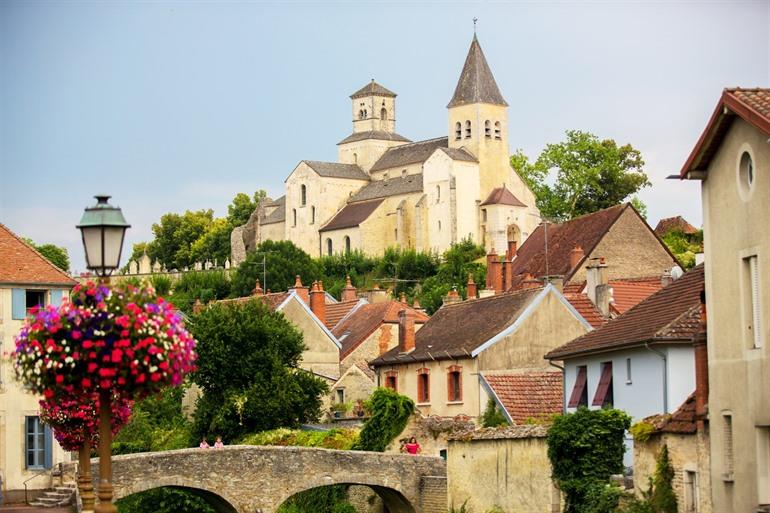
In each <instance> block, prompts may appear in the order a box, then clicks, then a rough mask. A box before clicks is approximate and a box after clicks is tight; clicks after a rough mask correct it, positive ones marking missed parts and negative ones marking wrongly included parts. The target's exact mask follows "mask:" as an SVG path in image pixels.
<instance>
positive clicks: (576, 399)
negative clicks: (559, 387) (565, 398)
mask: <svg viewBox="0 0 770 513" xmlns="http://www.w3.org/2000/svg"><path fill="white" fill-rule="evenodd" d="M585 387H586V368H585V367H578V374H577V378H575V386H574V388H573V389H572V395H571V396H569V403H568V404H567V407H568V408H576V407H577V405H578V404H580V396H581V395H583V390H584V389H585Z"/></svg>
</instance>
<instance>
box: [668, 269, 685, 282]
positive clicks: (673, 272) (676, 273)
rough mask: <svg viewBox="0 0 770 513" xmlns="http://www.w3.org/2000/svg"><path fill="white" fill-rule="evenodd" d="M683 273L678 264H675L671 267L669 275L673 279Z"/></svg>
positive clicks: (676, 278)
mask: <svg viewBox="0 0 770 513" xmlns="http://www.w3.org/2000/svg"><path fill="white" fill-rule="evenodd" d="M683 274H684V271H683V270H682V268H681V267H679V266H678V265H675V266H674V267H672V268H671V277H672V278H673V279H675V280H678V279H679V278H681V277H682V275H683Z"/></svg>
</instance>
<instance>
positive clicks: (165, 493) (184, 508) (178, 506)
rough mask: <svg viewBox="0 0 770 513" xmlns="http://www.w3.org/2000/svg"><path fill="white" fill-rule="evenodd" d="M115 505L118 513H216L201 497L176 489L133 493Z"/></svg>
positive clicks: (156, 489)
mask: <svg viewBox="0 0 770 513" xmlns="http://www.w3.org/2000/svg"><path fill="white" fill-rule="evenodd" d="M115 505H116V506H117V508H118V513H148V512H150V511H151V512H152V513H216V510H215V509H214V508H212V507H211V506H210V505H209V504H208V503H207V502H206V501H205V500H203V499H202V498H201V497H199V496H197V495H195V494H194V493H192V492H189V491H187V490H182V489H176V488H154V489H152V490H147V491H146V492H140V493H134V494H131V495H129V496H128V497H125V498H123V499H120V500H119V501H117V502H116V503H115Z"/></svg>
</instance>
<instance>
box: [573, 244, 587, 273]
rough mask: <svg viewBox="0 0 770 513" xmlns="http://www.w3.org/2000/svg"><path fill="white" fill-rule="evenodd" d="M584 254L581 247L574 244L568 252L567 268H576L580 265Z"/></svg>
mask: <svg viewBox="0 0 770 513" xmlns="http://www.w3.org/2000/svg"><path fill="white" fill-rule="evenodd" d="M585 256H586V254H585V252H584V251H583V248H582V247H580V246H575V247H574V248H572V251H570V252H569V268H570V270H572V269H574V268H576V267H577V266H578V265H580V262H581V261H582V260H583V257H585Z"/></svg>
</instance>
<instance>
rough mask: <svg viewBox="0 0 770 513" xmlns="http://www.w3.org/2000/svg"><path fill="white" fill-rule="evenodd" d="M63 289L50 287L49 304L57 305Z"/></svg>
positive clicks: (59, 302)
mask: <svg viewBox="0 0 770 513" xmlns="http://www.w3.org/2000/svg"><path fill="white" fill-rule="evenodd" d="M63 295H64V291H63V290H62V289H51V304H52V305H53V306H59V305H60V304H61V300H62V297H63Z"/></svg>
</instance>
